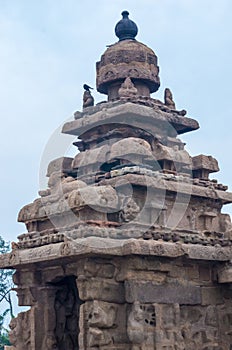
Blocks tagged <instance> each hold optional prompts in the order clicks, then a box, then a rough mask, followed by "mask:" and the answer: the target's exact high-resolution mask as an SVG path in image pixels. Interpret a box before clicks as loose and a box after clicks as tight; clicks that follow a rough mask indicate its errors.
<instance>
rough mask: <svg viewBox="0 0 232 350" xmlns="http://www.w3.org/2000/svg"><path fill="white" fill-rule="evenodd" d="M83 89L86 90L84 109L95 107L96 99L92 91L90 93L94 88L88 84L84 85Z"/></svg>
mask: <svg viewBox="0 0 232 350" xmlns="http://www.w3.org/2000/svg"><path fill="white" fill-rule="evenodd" d="M83 88H84V90H85V91H84V94H83V108H86V107H90V106H93V105H94V98H93V96H92V95H91V91H90V89H92V90H93V88H91V87H90V86H89V85H87V84H84V85H83Z"/></svg>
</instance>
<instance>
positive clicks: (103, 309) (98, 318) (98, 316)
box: [88, 300, 116, 347]
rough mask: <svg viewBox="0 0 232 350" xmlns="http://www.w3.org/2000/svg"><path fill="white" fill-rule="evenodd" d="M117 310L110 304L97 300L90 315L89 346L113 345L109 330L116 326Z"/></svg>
mask: <svg viewBox="0 0 232 350" xmlns="http://www.w3.org/2000/svg"><path fill="white" fill-rule="evenodd" d="M115 319H116V308H115V306H114V305H112V304H110V303H106V302H103V301H98V300H95V301H94V302H93V305H92V310H91V312H90V314H89V320H88V324H89V326H90V329H89V333H90V336H89V346H90V347H93V346H99V345H109V344H112V343H113V340H112V337H111V335H110V332H109V331H108V330H107V329H109V328H112V327H113V326H114V325H115Z"/></svg>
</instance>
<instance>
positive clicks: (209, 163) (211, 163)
mask: <svg viewBox="0 0 232 350" xmlns="http://www.w3.org/2000/svg"><path fill="white" fill-rule="evenodd" d="M192 162H193V170H198V169H205V170H209V171H210V172H217V171H219V167H218V162H217V160H216V159H215V158H213V157H212V156H205V155H204V154H200V155H199V156H195V157H192Z"/></svg>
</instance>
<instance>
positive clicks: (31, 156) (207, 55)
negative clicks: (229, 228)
mask: <svg viewBox="0 0 232 350" xmlns="http://www.w3.org/2000/svg"><path fill="white" fill-rule="evenodd" d="M122 10H128V11H129V12H130V18H131V19H133V20H134V21H135V22H136V23H137V25H138V27H139V34H138V36H137V39H138V40H139V41H142V42H143V43H145V44H146V45H148V46H150V47H151V48H152V49H153V50H154V51H155V53H156V54H157V55H158V58H159V66H160V78H161V88H160V90H159V92H157V93H156V94H153V97H154V98H163V91H164V88H165V87H169V88H171V90H172V92H173V95H174V99H175V102H176V105H177V108H179V109H186V110H187V111H188V116H190V117H192V118H195V119H197V120H198V121H199V123H200V126H201V128H200V130H198V131H196V132H193V133H190V134H189V135H188V134H186V135H184V136H183V137H182V139H183V140H185V142H187V146H186V147H187V150H188V151H189V152H190V154H191V155H197V154H200V153H203V154H207V155H213V156H214V157H215V158H217V159H218V161H219V165H220V168H221V171H220V173H218V174H215V175H214V177H216V178H218V179H219V181H220V182H223V183H224V184H227V185H229V186H230V189H231V190H232V178H231V158H232V156H231V153H232V147H231V146H232V134H231V128H232V96H231V95H232V93H231V81H232V68H231V67H232V65H231V55H232V45H231V44H232V1H231V0H220V1H212V0H143V1H138V0H133V1H132V0H123V1H122V0H117V1H113V2H112V1H105V0H98V1H88V2H87V1H77V0H65V1H64V0H40V1H32V0H20V1H19V0H0V81H1V86H0V115H1V138H0V140H1V148H0V152H1V172H0V177H1V181H0V186H1V192H0V193H1V200H0V203H1V204H0V212H1V220H0V226H1V227H0V235H2V236H3V237H4V238H5V239H7V240H16V237H17V235H19V234H21V233H24V232H25V228H24V225H22V224H18V223H17V214H18V211H19V210H20V208H21V207H22V206H23V205H25V204H28V203H30V202H31V201H33V200H34V199H35V198H36V197H37V191H38V190H39V188H40V187H41V184H39V172H40V168H41V167H40V161H41V157H44V154H45V155H46V157H45V158H49V157H51V159H50V160H52V159H53V158H55V157H58V156H63V155H64V154H74V153H73V152H74V147H73V148H72V147H71V144H72V142H73V138H72V137H68V136H65V137H63V138H61V139H59V137H58V136H57V135H58V134H59V133H57V130H59V129H57V128H59V127H60V126H61V125H62V124H63V123H64V122H65V121H66V120H67V119H68V118H70V117H72V115H73V112H75V111H76V110H80V109H81V105H82V85H83V83H88V84H89V85H93V86H94V87H95V62H96V61H97V60H99V58H100V56H101V54H102V53H103V52H104V50H105V48H106V45H109V44H112V43H114V42H116V41H117V38H116V37H115V35H114V26H115V24H116V23H117V21H118V20H120V19H121V12H122ZM93 94H94V97H95V99H96V101H100V100H105V96H104V95H102V96H101V95H100V94H98V93H97V92H96V90H95V91H94V93H93ZM54 132H55V134H54ZM52 135H53V136H52ZM54 135H55V136H54ZM49 140H52V142H51V141H50V143H49ZM63 142H64V143H63ZM47 143H48V146H47V147H46V145H47ZM70 152H71V153H70ZM225 211H227V212H228V211H230V212H232V210H231V207H230V206H228V207H227V208H226V210H225Z"/></svg>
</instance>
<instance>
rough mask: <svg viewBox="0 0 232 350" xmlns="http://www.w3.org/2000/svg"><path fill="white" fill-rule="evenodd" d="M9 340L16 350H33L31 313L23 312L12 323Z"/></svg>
mask: <svg viewBox="0 0 232 350" xmlns="http://www.w3.org/2000/svg"><path fill="white" fill-rule="evenodd" d="M9 327H10V332H9V339H10V342H11V344H12V345H13V346H15V349H16V350H22V349H24V350H30V349H31V322H30V311H27V312H21V313H19V314H18V316H17V317H16V318H13V319H12V320H11V322H10V325H9Z"/></svg>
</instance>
